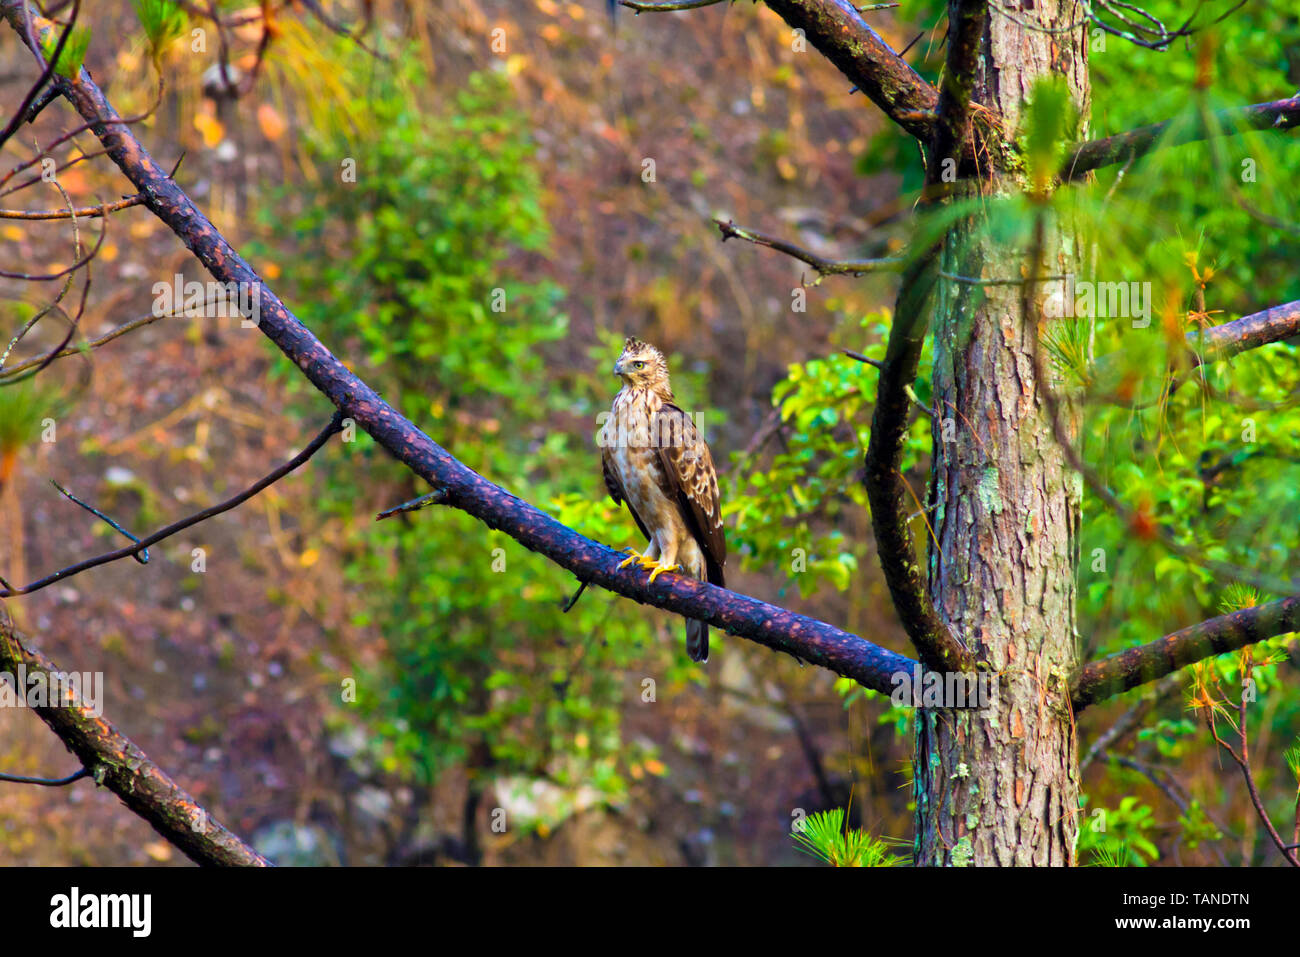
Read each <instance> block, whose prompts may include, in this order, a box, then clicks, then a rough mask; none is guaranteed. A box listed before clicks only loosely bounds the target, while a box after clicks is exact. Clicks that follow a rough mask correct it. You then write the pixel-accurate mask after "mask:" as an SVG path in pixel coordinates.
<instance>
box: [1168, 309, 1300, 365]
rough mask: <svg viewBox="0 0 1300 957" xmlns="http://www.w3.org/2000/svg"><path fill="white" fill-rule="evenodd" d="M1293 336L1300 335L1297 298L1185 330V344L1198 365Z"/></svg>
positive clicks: (1299, 311)
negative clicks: (1229, 319)
mask: <svg viewBox="0 0 1300 957" xmlns="http://www.w3.org/2000/svg"><path fill="white" fill-rule="evenodd" d="M1297 336H1300V300H1297V301H1295V302H1288V303H1283V304H1282V305H1280V306H1270V307H1269V308H1267V309H1264V310H1261V311H1260V312H1255V313H1251V314H1250V315H1249V316H1242V317H1241V318H1240V319H1237V320H1235V321H1233V322H1225V323H1222V324H1221V325H1217V326H1211V327H1210V328H1208V329H1205V330H1203V331H1198V332H1191V333H1188V335H1187V345H1188V351H1189V353H1190V359H1191V361H1192V365H1193V366H1198V365H1201V364H1202V363H1205V362H1217V361H1220V360H1222V359H1230V358H1232V357H1233V356H1235V355H1237V354H1238V353H1241V352H1246V351H1247V350H1249V349H1258V348H1259V347H1260V346H1266V345H1270V344H1272V343H1274V342H1281V341H1283V340H1284V339H1292V338H1295V337H1297Z"/></svg>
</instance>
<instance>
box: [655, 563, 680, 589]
mask: <svg viewBox="0 0 1300 957" xmlns="http://www.w3.org/2000/svg"><path fill="white" fill-rule="evenodd" d="M681 570H682V566H681V565H660V564H658V563H656V564H655V566H654V571H652V572H651V573H650V582H651V584H653V583H654V580H655V579H656V578H658V577H659V576H660V575H662V574H663V573H664V572H679V571H681Z"/></svg>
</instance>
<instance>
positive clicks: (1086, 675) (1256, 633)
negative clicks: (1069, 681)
mask: <svg viewBox="0 0 1300 957" xmlns="http://www.w3.org/2000/svg"><path fill="white" fill-rule="evenodd" d="M1293 631H1300V598H1283V599H1280V600H1279V601H1273V602H1269V603H1268V604H1266V605H1257V606H1255V607H1253V608H1243V609H1241V610H1240V611H1234V612H1232V613H1231V614H1229V615H1220V616H1219V617H1218V618H1211V619H1209V620H1208V621H1203V622H1200V623H1198V624H1195V625H1192V626H1190V627H1188V628H1183V629H1182V630H1180V631H1175V632H1173V633H1172V634H1169V635H1165V637H1163V638H1161V639H1160V640H1158V641H1152V642H1148V643H1147V644H1145V645H1139V646H1138V647H1136V648H1128V649H1125V650H1124V651H1121V652H1119V653H1117V654H1113V655H1110V656H1108V657H1106V658H1100V659H1098V660H1096V661H1091V662H1089V663H1088V664H1086V665H1085V666H1084V667H1083V668H1082V669H1080V671H1079V673H1078V675H1077V676H1076V677H1075V679H1074V682H1073V685H1072V687H1071V691H1070V700H1071V701H1072V702H1073V704H1074V711H1075V713H1076V714H1078V713H1079V712H1080V711H1082V710H1083V709H1084V708H1086V707H1088V706H1089V705H1093V704H1096V703H1097V702H1099V701H1105V700H1106V699H1107V698H1111V697H1114V696H1115V695H1117V694H1123V693H1124V692H1125V691H1128V690H1130V689H1132V688H1136V687H1138V686H1139V685H1143V684H1146V683H1147V682H1149V681H1155V680H1157V679H1158V678H1163V677H1164V676H1165V675H1168V674H1172V673H1173V672H1175V671H1178V670H1179V669H1180V668H1185V667H1187V666H1188V665H1192V664H1195V663H1196V662H1198V661H1202V660H1204V659H1205V658H1211V657H1213V656H1214V655H1221V654H1223V653H1224V652H1228V651H1236V650H1237V649H1239V648H1244V647H1246V646H1247V645H1251V644H1254V643H1255V642H1258V641H1264V640H1265V639H1268V638H1276V637H1278V636H1279V635H1286V634H1290V633H1291V632H1293Z"/></svg>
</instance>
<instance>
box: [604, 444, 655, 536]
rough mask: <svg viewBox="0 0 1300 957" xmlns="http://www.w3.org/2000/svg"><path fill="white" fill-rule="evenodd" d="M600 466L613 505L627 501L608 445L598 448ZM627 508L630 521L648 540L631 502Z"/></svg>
mask: <svg viewBox="0 0 1300 957" xmlns="http://www.w3.org/2000/svg"><path fill="white" fill-rule="evenodd" d="M600 466H601V470H602V471H603V472H604V473H605V488H606V489H608V490H609V497H610V498H612V499H613V500H614V504H615V505H622V504H623V503H624V502H625V501H627V495H626V494H625V493H624V492H623V483H622V482H620V481H619V480H618V469H617V468H616V467H615V465H614V456H613V455H611V454H610V451H609V447H608V446H601V449H600ZM627 510H628V511H629V512H631V513H632V521H634V522H636V527H637V528H639V529H641V534H642V535H644V536H645V537H646V541H649V540H650V533H649V532H648V531H646V527H645V522H643V521H641V516H640V515H638V514H637V513H636V509H634V508H633V507H632V503H631V502H628V503H627Z"/></svg>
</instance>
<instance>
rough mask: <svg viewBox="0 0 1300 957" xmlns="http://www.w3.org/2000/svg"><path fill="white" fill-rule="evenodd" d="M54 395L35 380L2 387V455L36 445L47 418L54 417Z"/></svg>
mask: <svg viewBox="0 0 1300 957" xmlns="http://www.w3.org/2000/svg"><path fill="white" fill-rule="evenodd" d="M56 404H57V402H56V398H55V395H54V394H53V393H52V392H51V391H50V390H49V389H47V388H44V387H42V386H40V385H37V384H36V383H35V382H34V381H32V380H30V379H29V380H26V381H20V382H15V383H12V384H8V385H0V455H6V454H8V455H12V454H13V453H15V452H16V451H17V450H18V449H20V448H22V447H23V446H24V445H26V444H27V443H28V442H34V441H35V440H36V438H37V436H38V433H39V431H40V428H41V422H42V421H43V420H44V419H45V417H46V416H50V415H53V414H54V409H55V407H56Z"/></svg>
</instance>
